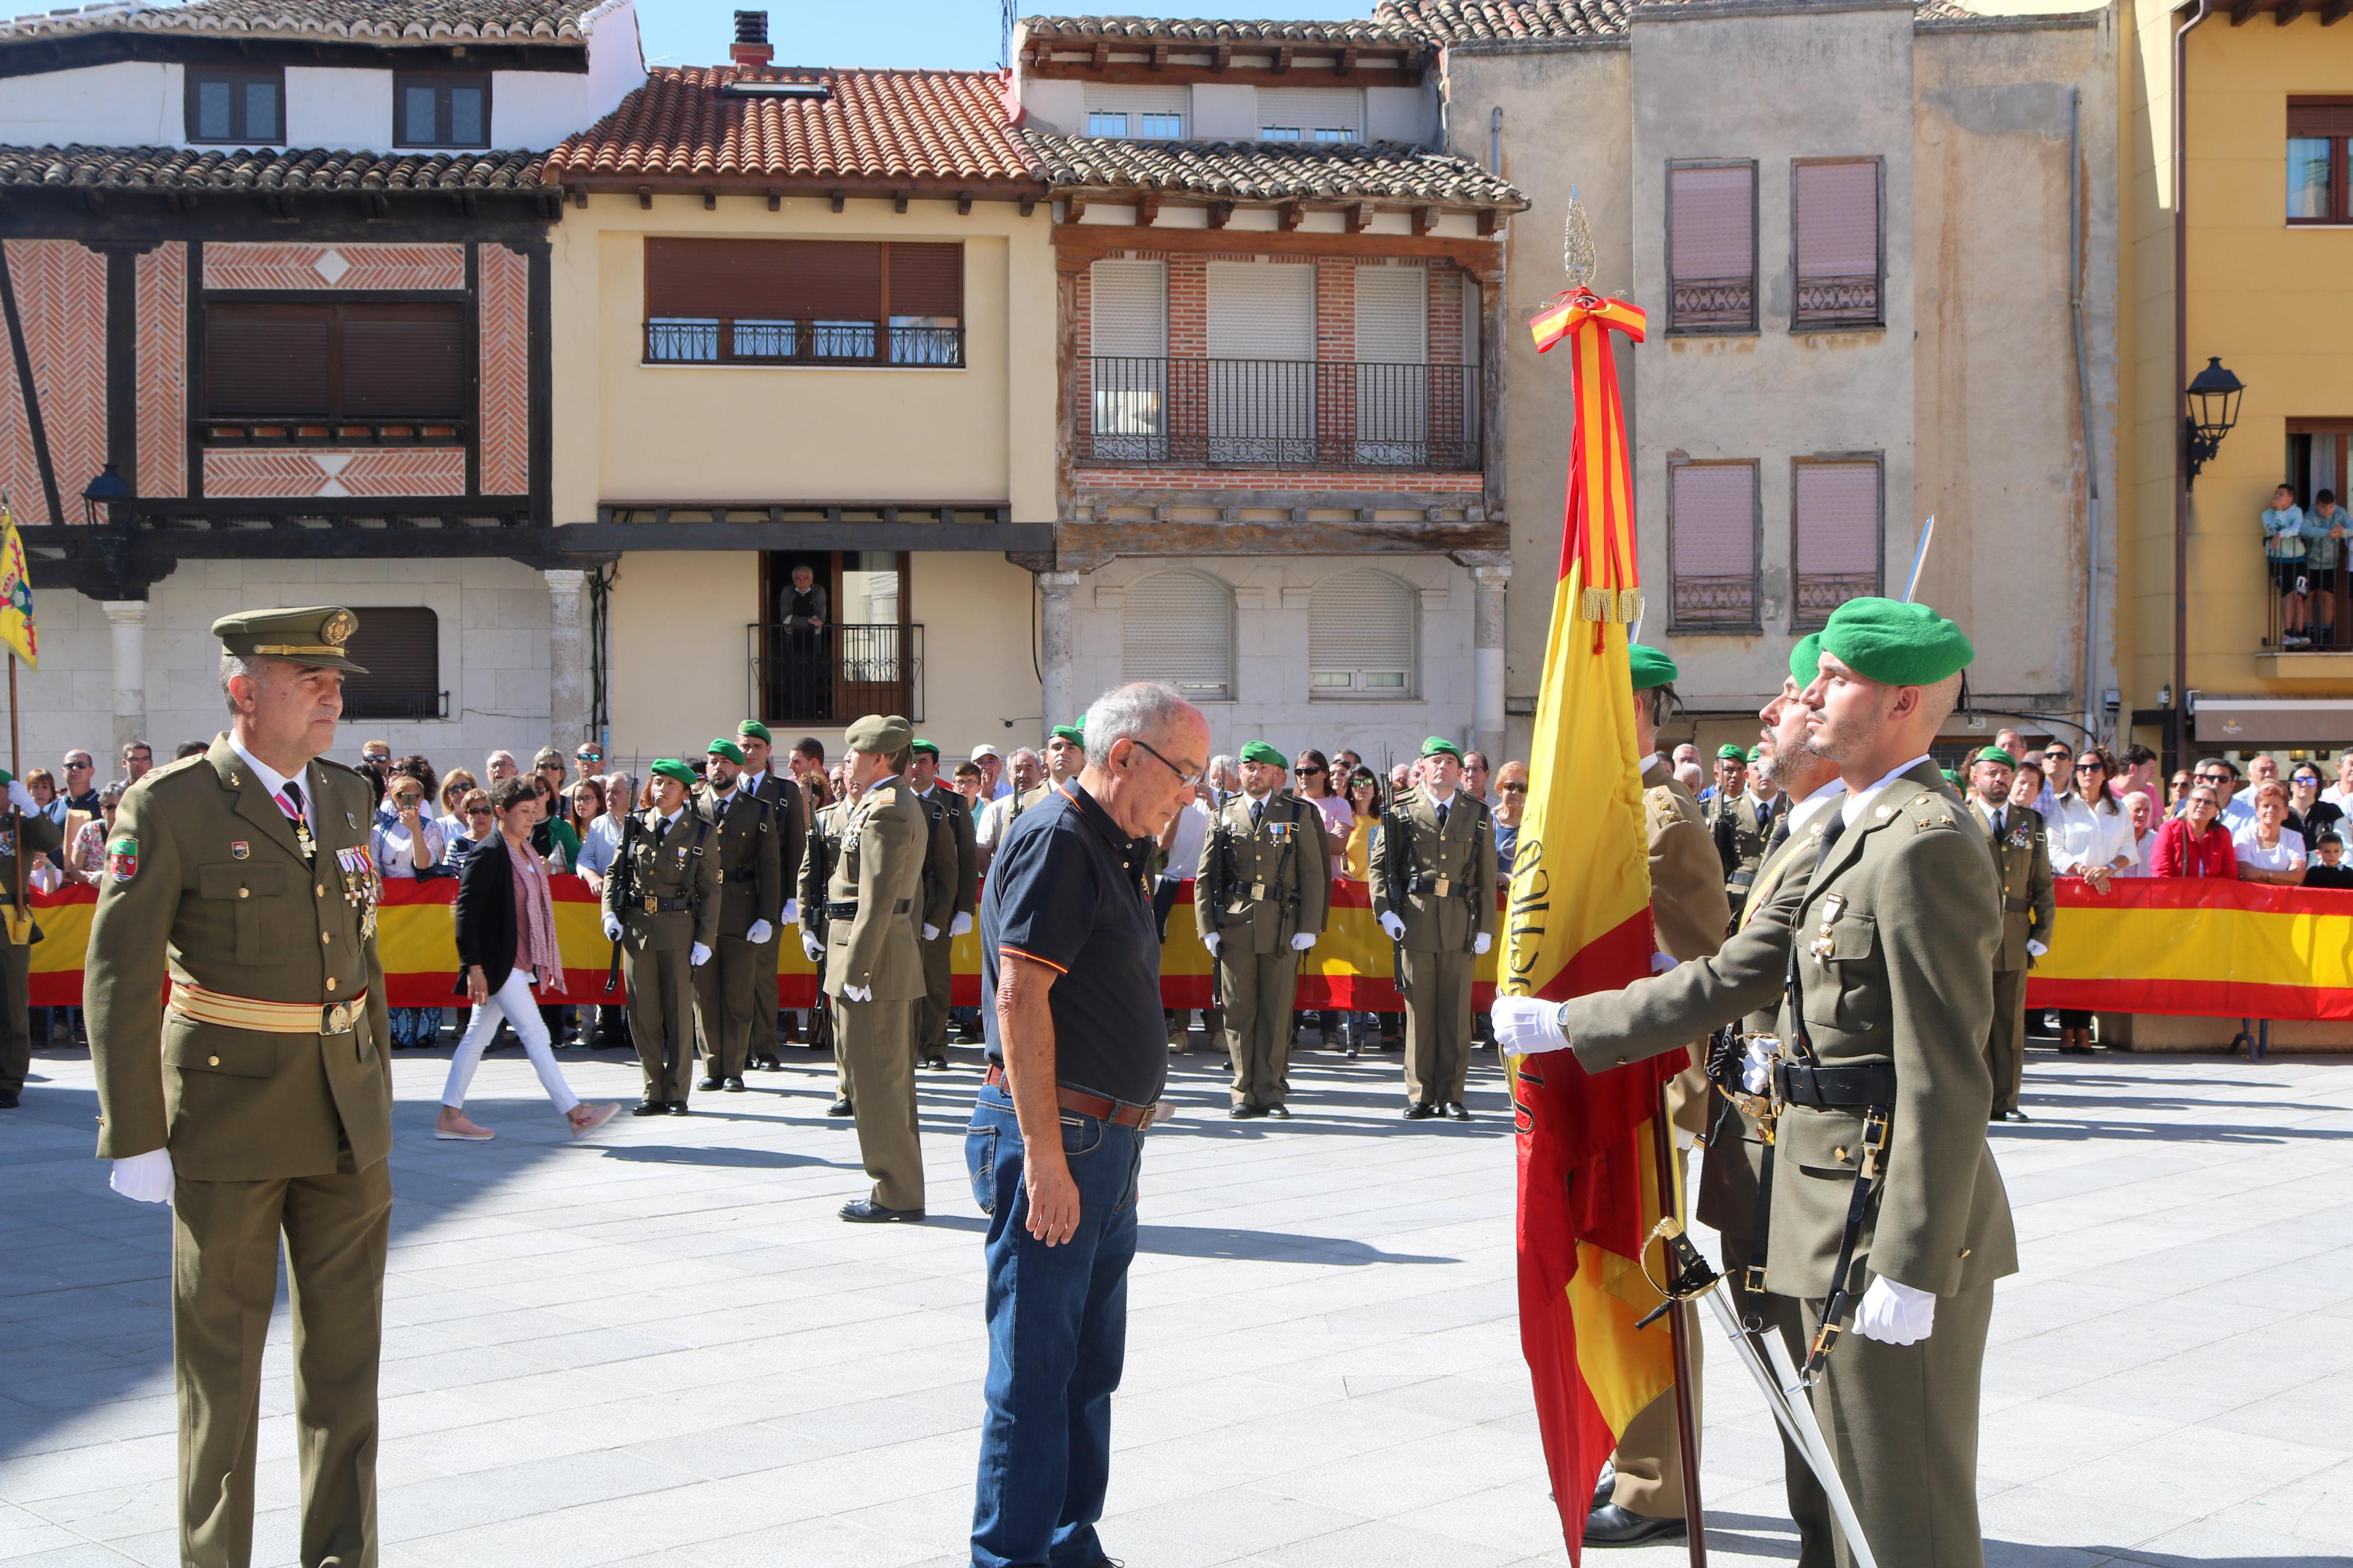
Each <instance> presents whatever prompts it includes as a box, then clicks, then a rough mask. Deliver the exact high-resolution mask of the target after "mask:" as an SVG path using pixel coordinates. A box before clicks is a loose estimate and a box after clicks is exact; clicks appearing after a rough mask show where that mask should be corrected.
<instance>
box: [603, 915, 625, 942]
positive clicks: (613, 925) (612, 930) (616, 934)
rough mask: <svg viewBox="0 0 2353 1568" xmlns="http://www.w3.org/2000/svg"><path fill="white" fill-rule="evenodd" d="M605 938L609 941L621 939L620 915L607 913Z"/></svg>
mask: <svg viewBox="0 0 2353 1568" xmlns="http://www.w3.org/2000/svg"><path fill="white" fill-rule="evenodd" d="M605 940H606V941H607V942H618V941H620V940H621V917H620V916H618V915H607V916H606V917H605Z"/></svg>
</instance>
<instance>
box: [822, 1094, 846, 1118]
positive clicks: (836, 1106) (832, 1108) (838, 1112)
mask: <svg viewBox="0 0 2353 1568" xmlns="http://www.w3.org/2000/svg"><path fill="white" fill-rule="evenodd" d="M825 1113H826V1114H827V1115H828V1116H848V1115H849V1113H850V1110H849V1096H848V1095H846V1094H845V1095H843V1096H842V1097H841V1098H840V1099H839V1100H835V1101H834V1102H833V1103H832V1104H831V1105H828V1106H827V1107H826V1108H825Z"/></svg>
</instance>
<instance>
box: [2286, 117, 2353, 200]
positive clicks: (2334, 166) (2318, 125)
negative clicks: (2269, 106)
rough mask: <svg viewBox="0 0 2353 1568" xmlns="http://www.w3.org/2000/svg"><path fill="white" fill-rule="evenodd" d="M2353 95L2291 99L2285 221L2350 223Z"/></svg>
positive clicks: (2288, 127) (2352, 191)
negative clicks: (2343, 97)
mask: <svg viewBox="0 0 2353 1568" xmlns="http://www.w3.org/2000/svg"><path fill="white" fill-rule="evenodd" d="M2348 163H2353V99H2341V98H2337V99H2331V98H2294V99H2290V100H2288V105H2287V221H2288V222H2290V223H2353V200H2349V199H2348V197H2353V190H2348V172H2347V166H2348Z"/></svg>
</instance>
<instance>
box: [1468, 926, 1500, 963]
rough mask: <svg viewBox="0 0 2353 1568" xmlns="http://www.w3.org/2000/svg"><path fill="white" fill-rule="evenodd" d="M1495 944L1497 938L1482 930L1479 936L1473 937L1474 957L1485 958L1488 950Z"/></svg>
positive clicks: (1472, 949) (1472, 951) (1472, 950)
mask: <svg viewBox="0 0 2353 1568" xmlns="http://www.w3.org/2000/svg"><path fill="white" fill-rule="evenodd" d="M1494 945H1495V939H1494V938H1493V936H1491V935H1489V934H1488V933H1487V932H1485V931H1481V932H1480V933H1479V934H1478V935H1477V936H1474V937H1472V939H1471V953H1472V957H1474V958H1484V957H1486V956H1487V950H1488V949H1489V948H1491V947H1493V946H1494Z"/></svg>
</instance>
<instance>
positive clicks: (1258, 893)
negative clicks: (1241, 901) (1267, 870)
mask: <svg viewBox="0 0 2353 1568" xmlns="http://www.w3.org/2000/svg"><path fill="white" fill-rule="evenodd" d="M1250 897H1251V898H1252V899H1263V898H1265V897H1266V884H1265V883H1264V882H1252V883H1251V884H1250Z"/></svg>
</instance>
